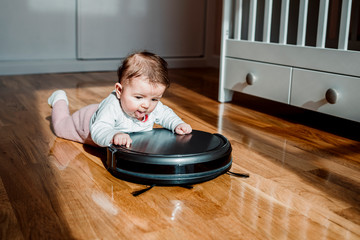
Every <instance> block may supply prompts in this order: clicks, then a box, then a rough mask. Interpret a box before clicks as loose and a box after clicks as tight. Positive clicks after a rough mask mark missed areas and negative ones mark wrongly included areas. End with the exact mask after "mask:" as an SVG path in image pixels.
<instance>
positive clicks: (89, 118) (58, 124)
mask: <svg viewBox="0 0 360 240" xmlns="http://www.w3.org/2000/svg"><path fill="white" fill-rule="evenodd" d="M117 73H118V79H119V82H117V83H116V84H115V90H114V91H113V92H112V93H111V94H110V95H109V96H108V97H107V98H105V99H104V100H103V101H102V102H101V103H100V104H92V105H89V106H86V107H84V108H81V109H80V110H78V111H77V112H75V113H74V114H73V115H70V113H69V107H68V104H69V102H68V99H67V96H66V93H65V92H64V91H62V90H57V91H55V92H54V93H53V94H52V95H51V96H50V97H49V99H48V103H49V105H50V106H51V107H52V125H53V129H54V132H55V134H56V135H57V136H58V137H61V138H65V139H69V140H72V141H77V142H80V143H85V144H89V145H95V146H101V147H106V146H109V145H110V144H115V145H124V146H126V147H130V145H131V143H132V140H131V138H130V136H129V135H128V133H131V132H140V131H150V130H152V129H153V126H154V123H156V124H159V125H161V126H163V127H164V128H167V129H169V130H171V131H173V132H175V133H177V134H189V133H191V132H192V128H191V126H190V125H189V124H186V123H185V122H184V121H182V120H181V119H180V118H179V117H178V116H177V115H176V114H175V113H174V112H173V110H171V109H170V108H169V107H167V106H165V105H163V104H162V103H161V102H160V99H161V98H162V96H163V94H164V92H165V90H166V89H167V88H168V87H169V86H170V82H169V78H168V70H167V62H166V61H165V60H164V59H162V58H161V57H159V56H157V55H155V54H153V53H149V52H137V53H134V54H131V55H129V56H128V57H127V58H126V59H125V60H124V61H123V63H122V65H121V66H120V67H119V69H118V71H117Z"/></svg>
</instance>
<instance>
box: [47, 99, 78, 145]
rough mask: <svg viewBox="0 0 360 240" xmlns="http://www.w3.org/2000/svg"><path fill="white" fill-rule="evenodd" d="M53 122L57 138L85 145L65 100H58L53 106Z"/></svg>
mask: <svg viewBox="0 0 360 240" xmlns="http://www.w3.org/2000/svg"><path fill="white" fill-rule="evenodd" d="M51 122H52V125H53V130H54V133H55V135H56V136H58V137H61V138H65V139H68V140H72V141H76V142H81V143H83V139H82V138H81V137H80V135H79V133H78V131H77V130H76V126H75V123H74V121H73V118H72V117H71V116H70V112H69V107H68V105H67V103H66V101H65V100H62V99H61V100H58V101H57V102H56V103H55V104H54V105H53V106H52V113H51Z"/></svg>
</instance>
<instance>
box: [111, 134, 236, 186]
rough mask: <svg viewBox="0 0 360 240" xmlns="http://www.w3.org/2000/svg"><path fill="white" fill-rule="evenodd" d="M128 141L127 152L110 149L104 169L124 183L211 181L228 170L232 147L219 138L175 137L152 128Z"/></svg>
mask: <svg viewBox="0 0 360 240" xmlns="http://www.w3.org/2000/svg"><path fill="white" fill-rule="evenodd" d="M130 137H131V139H132V140H133V142H132V145H131V146H130V148H126V147H124V146H116V145H111V146H110V147H108V151H107V169H108V170H109V171H110V172H111V173H112V174H113V175H114V176H115V177H118V178H120V179H123V180H126V181H130V182H135V183H140V184H146V185H153V184H156V185H191V184H195V183H200V182H205V181H208V180H211V179H214V178H216V177H218V176H219V175H221V174H223V173H226V172H227V171H228V170H229V169H230V168H231V164H232V158H231V144H230V142H229V141H228V140H227V139H226V138H225V137H224V136H222V135H221V134H211V133H208V132H202V131H197V130H193V132H192V133H191V134H188V135H177V134H174V133H172V132H171V131H169V130H167V129H163V128H155V129H153V130H152V131H149V132H137V133H131V134H130Z"/></svg>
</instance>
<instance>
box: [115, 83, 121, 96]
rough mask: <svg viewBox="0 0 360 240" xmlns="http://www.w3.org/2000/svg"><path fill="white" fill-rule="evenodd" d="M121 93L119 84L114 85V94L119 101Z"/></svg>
mask: <svg viewBox="0 0 360 240" xmlns="http://www.w3.org/2000/svg"><path fill="white" fill-rule="evenodd" d="M121 92H122V85H121V84H120V83H115V93H116V97H117V98H118V99H120V96H121Z"/></svg>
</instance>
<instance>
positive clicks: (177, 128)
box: [155, 102, 192, 135]
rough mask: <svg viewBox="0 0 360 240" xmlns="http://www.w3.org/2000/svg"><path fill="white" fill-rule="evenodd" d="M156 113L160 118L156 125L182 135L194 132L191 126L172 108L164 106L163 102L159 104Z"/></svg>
mask: <svg viewBox="0 0 360 240" xmlns="http://www.w3.org/2000/svg"><path fill="white" fill-rule="evenodd" d="M155 112H156V114H157V118H158V120H157V121H156V123H157V124H160V125H161V126H163V127H164V128H167V129H169V130H171V131H173V132H175V133H177V134H181V135H183V134H189V133H191V132H192V128H191V126H190V125H189V124H187V123H185V122H184V121H183V120H181V118H180V117H179V116H178V115H176V113H174V111H173V110H172V109H171V108H169V107H168V106H165V105H163V104H162V103H161V102H159V103H158V106H156V109H155Z"/></svg>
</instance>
